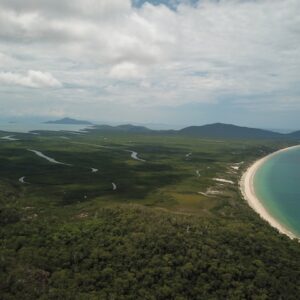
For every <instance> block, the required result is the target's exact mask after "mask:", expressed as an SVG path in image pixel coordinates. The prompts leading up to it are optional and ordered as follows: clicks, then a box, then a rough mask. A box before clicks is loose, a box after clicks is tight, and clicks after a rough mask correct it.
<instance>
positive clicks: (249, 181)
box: [239, 145, 300, 239]
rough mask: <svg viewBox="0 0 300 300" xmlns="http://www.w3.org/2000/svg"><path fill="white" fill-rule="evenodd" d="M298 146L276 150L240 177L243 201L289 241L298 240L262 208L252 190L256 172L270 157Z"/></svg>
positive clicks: (255, 163)
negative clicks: (289, 239)
mask: <svg viewBox="0 0 300 300" xmlns="http://www.w3.org/2000/svg"><path fill="white" fill-rule="evenodd" d="M299 147H300V145H297V146H291V147H287V148H284V149H281V150H278V151H276V152H274V153H271V154H269V155H267V156H265V157H263V158H261V159H259V160H257V161H256V162H254V163H253V164H252V165H251V166H250V167H249V168H248V169H247V170H246V172H245V173H244V174H243V175H242V177H241V180H240V183H239V184H240V190H241V192H242V195H243V197H244V199H245V200H246V201H247V203H248V204H249V206H250V207H251V208H252V209H253V210H254V211H255V212H256V213H258V214H259V215H260V217H261V218H262V219H264V220H265V221H267V222H268V223H269V224H270V225H271V226H272V227H274V228H276V229H277V230H278V231H279V232H280V233H282V234H285V235H287V236H288V237H289V238H291V239H299V237H298V236H296V235H295V234H294V233H293V232H291V231H290V230H289V229H288V228H286V227H285V226H284V225H283V224H281V223H280V222H279V221H277V220H276V219H275V218H274V217H273V216H272V215H271V214H270V213H269V212H268V211H267V209H266V208H265V207H264V205H263V204H262V202H261V201H260V200H259V199H258V197H257V196H256V194H255V190H254V183H253V180H254V176H255V173H256V171H257V170H258V169H259V168H260V167H261V166H262V165H263V164H264V163H265V162H266V161H267V160H268V159H270V158H271V157H273V156H275V155H277V154H278V153H281V152H285V151H288V150H290V149H293V148H299Z"/></svg>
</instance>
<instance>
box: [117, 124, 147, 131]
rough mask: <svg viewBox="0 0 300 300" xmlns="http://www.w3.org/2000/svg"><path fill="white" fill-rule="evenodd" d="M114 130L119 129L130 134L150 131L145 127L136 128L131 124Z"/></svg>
mask: <svg viewBox="0 0 300 300" xmlns="http://www.w3.org/2000/svg"><path fill="white" fill-rule="evenodd" d="M116 128H119V129H121V130H124V131H130V132H150V131H152V130H151V129H149V128H147V127H145V126H136V125H131V124H125V125H119V126H116Z"/></svg>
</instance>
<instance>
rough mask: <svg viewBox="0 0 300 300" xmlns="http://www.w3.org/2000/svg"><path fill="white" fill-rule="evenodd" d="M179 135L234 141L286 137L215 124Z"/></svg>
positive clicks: (191, 129)
mask: <svg viewBox="0 0 300 300" xmlns="http://www.w3.org/2000/svg"><path fill="white" fill-rule="evenodd" d="M177 132H178V133H179V134H183V135H190V136H196V137H207V138H233V139H236V138H238V139H263V138H264V139H272V138H284V137H285V136H286V135H284V134H281V133H277V132H273V131H269V130H263V129H256V128H249V127H241V126H236V125H232V124H222V123H215V124H209V125H203V126H190V127H186V128H183V129H181V130H179V131H177Z"/></svg>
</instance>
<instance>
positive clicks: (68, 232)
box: [0, 130, 300, 300]
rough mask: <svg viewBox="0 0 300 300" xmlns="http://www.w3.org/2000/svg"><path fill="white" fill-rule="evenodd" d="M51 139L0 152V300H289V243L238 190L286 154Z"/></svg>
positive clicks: (298, 280)
mask: <svg viewBox="0 0 300 300" xmlns="http://www.w3.org/2000/svg"><path fill="white" fill-rule="evenodd" d="M3 135H4V133H3ZM61 136H62V133H54V132H52V133H51V132H40V135H36V136H33V135H29V134H19V135H17V138H18V139H19V140H18V141H9V142H8V141H5V142H1V144H0V162H1V170H0V225H1V226H0V243H1V244H0V298H1V299H3V300H6V299H112V300H113V299H176V300H179V299H299V295H300V245H299V242H298V241H296V240H290V239H289V238H288V237H286V236H284V235H281V234H279V233H278V232H277V231H276V229H274V228H272V227H270V226H269V225H268V224H267V223H266V222H265V221H263V220H262V219H260V217H259V216H258V215H257V214H256V213H255V212H254V211H253V210H252V209H251V208H250V207H249V206H248V205H247V203H246V202H245V200H244V199H243V198H242V196H241V193H240V191H239V186H238V181H239V178H240V176H241V174H242V173H243V171H244V170H245V169H246V168H247V166H248V165H249V164H250V163H251V162H252V161H254V160H255V159H257V158H258V157H261V156H264V155H266V154H268V153H270V152H272V151H275V150H277V149H279V148H281V147H283V146H287V145H289V143H291V142H287V141H282V142H279V141H272V140H269V141H267V142H265V141H252V140H251V141H250V140H249V141H239V140H235V141H232V140H226V141H222V140H209V139H208V140H205V139H200V138H187V137H174V136H166V135H163V136H162V135H159V134H156V135H153V134H149V135H145V134H137V133H135V134H128V133H106V132H102V131H101V130H99V131H97V130H92V131H90V132H89V133H87V134H82V135H78V136H77V135H76V136H75V135H72V134H70V133H63V136H64V137H66V138H67V139H62V138H61ZM27 149H37V150H39V151H43V153H46V154H47V155H49V157H53V158H55V159H57V160H58V161H62V162H67V163H68V164H69V165H70V166H68V165H59V164H56V165H55V164H53V163H51V162H49V161H47V160H46V159H43V158H42V157H38V156H37V155H35V153H32V152H30V151H28V150H27ZM128 150H130V151H136V152H137V153H138V157H139V158H141V159H143V161H139V160H136V159H134V158H133V157H132V156H131V152H126V151H128ZM242 162H243V163H242ZM238 165H239V166H241V167H240V168H239V169H238V168H237V167H236V166H238ZM233 166H235V168H232V167H233ZM89 168H97V169H99V171H98V172H97V173H96V172H95V173H93V172H91V170H90V169H89ZM22 176H23V177H25V179H24V180H25V183H24V182H22V181H18V178H21V177H22ZM216 177H218V178H225V179H226V180H228V182H230V181H232V182H233V184H230V183H218V182H216V181H215V180H214V178H216ZM26 181H28V183H27V184H26ZM112 182H114V183H115V184H116V186H117V189H116V190H114V189H113V188H112V185H111V183H112Z"/></svg>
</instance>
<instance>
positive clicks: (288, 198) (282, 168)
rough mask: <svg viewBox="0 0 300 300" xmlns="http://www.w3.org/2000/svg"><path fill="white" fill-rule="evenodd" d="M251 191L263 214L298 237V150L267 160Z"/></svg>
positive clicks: (299, 206) (299, 193)
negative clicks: (268, 214) (272, 218)
mask: <svg viewBox="0 0 300 300" xmlns="http://www.w3.org/2000/svg"><path fill="white" fill-rule="evenodd" d="M254 190H255V194H256V196H257V197H258V198H259V200H260V201H261V203H262V204H263V206H264V207H265V208H266V210H267V211H268V212H269V213H270V214H271V215H272V216H273V217H274V218H275V219H276V220H277V221H278V222H279V223H280V224H282V225H283V226H284V227H286V228H287V229H289V230H290V231H291V232H293V233H294V234H295V235H296V236H298V237H300V147H297V148H292V149H289V150H287V151H283V152H279V153H278V154H276V155H273V156H271V157H270V158H269V159H268V160H266V162H265V163H264V164H263V165H262V166H261V167H260V168H259V169H258V170H257V172H256V173H255V176H254Z"/></svg>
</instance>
